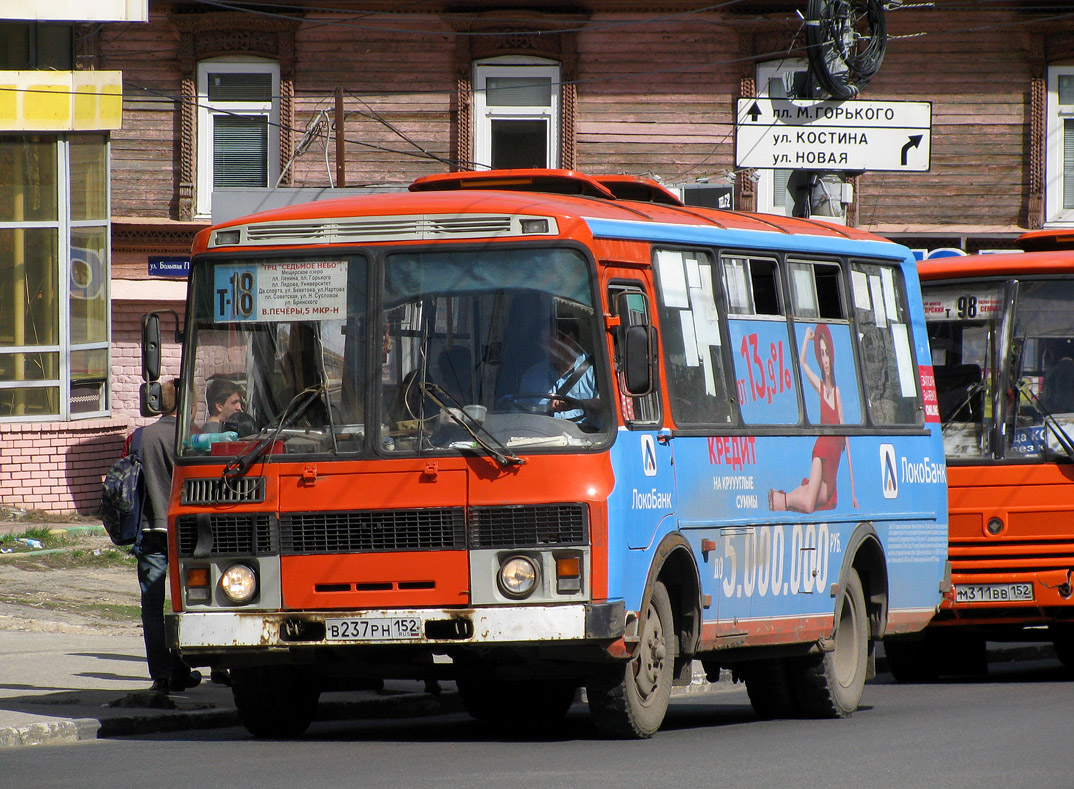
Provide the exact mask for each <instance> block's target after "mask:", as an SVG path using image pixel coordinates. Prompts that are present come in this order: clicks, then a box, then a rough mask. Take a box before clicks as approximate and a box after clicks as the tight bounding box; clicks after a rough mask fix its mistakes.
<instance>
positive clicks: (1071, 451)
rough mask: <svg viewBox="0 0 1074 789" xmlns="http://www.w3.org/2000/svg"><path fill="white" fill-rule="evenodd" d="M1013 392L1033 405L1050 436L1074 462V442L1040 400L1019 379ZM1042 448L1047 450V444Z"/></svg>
mask: <svg viewBox="0 0 1074 789" xmlns="http://www.w3.org/2000/svg"><path fill="white" fill-rule="evenodd" d="M1014 390H1015V391H1016V392H1018V393H1019V394H1020V395H1025V396H1026V397H1027V399H1028V400H1029V401H1030V402H1031V403H1032V404H1033V406H1034V408H1036V409H1037V410H1038V411H1039V412H1040V414H1041V416H1043V417H1044V425H1045V427H1047V428H1048V429H1049V430H1051V431H1052V435H1054V436H1055V440H1056V441H1058V442H1059V446H1061V447H1062V448H1063V451H1064V452H1065V453H1066V455H1067V457H1068V458H1069V459H1070V460H1072V461H1074V441H1071V440H1070V436H1068V435H1067V431H1065V430H1064V429H1063V426H1062V425H1060V424H1059V420H1057V419H1056V418H1055V415H1054V414H1052V412H1051V411H1050V410H1049V409H1048V407H1047V406H1046V405H1044V403H1042V402H1041V401H1040V398H1039V397H1037V396H1036V394H1034V393H1033V390H1032V389H1030V388H1029V387H1028V386H1027V385H1026V382H1025V381H1023V380H1021V379H1018V380H1016V381H1015V382H1014ZM1042 448H1043V449H1047V448H1048V446H1047V443H1045V444H1044V446H1043V447H1042ZM1055 454H1058V453H1055Z"/></svg>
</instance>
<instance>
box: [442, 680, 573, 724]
mask: <svg viewBox="0 0 1074 789" xmlns="http://www.w3.org/2000/svg"><path fill="white" fill-rule="evenodd" d="M455 686H456V687H457V688H458V691H459V698H460V699H462V706H463V707H465V708H466V711H467V712H468V713H469V714H470V717H472V718H475V719H477V720H479V721H482V722H483V723H495V724H498V725H503V726H510V727H512V728H523V729H525V728H539V727H541V726H545V725H549V724H553V723H556V722H557V721H560V720H562V719H563V717H564V716H565V715H566V714H567V711H568V710H569V709H570V708H571V705H572V704H573V703H574V698H575V696H576V695H577V692H578V683H577V682H572V681H570V680H561V679H544V680H526V681H513V680H495V679H482V678H480V677H477V676H471V675H467V676H460V677H459V678H458V679H456V681H455Z"/></svg>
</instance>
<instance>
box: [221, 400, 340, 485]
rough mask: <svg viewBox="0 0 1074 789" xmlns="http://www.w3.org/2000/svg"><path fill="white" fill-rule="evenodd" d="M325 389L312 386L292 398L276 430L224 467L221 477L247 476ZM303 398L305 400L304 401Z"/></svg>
mask: <svg viewBox="0 0 1074 789" xmlns="http://www.w3.org/2000/svg"><path fill="white" fill-rule="evenodd" d="M323 389H324V385H323V384H319V385H318V386H311V387H310V388H309V389H303V390H302V391H301V392H299V393H298V394H296V395H295V396H294V397H292V398H291V402H289V403H288V404H287V408H285V409H284V410H283V415H282V416H281V417H280V422H279V424H278V425H276V427H275V428H270V429H271V430H272V433H271V434H269V435H267V436H265V437H264V438H262V439H261V440H260V441H258V442H257V443H256V444H254V445H253V446H252V447H250V448H249V449H247V450H246V451H245V452H243V453H242V454H241V455H239V456H238V457H237V458H235V459H234V460H232V461H231V462H230V463H228V464H227V465H226V466H224V470H223V472H221V475H220V476H221V477H222V478H224V479H234V478H235V477H243V476H246V472H248V471H249V470H250V466H252V465H253V464H254V463H256V462H257V459H258V458H260V457H261V456H262V455H264V454H265V452H267V451H268V449H269V447H271V446H273V445H275V443H276V439H277V438H279V436H280V431H282V430H283V429H284V428H285V427H290V426H291V425H292V424H294V422H295V420H296V419H298V418H299V417H300V416H302V414H304V413H305V412H306V409H307V408H309V407H310V406H311V405H312V404H313V403H314V402H316V401H317V400H318V399H319V398H320V396H321V391H322V390H323ZM303 398H305V399H304V400H303ZM292 409H294V410H292ZM262 432H264V431H262Z"/></svg>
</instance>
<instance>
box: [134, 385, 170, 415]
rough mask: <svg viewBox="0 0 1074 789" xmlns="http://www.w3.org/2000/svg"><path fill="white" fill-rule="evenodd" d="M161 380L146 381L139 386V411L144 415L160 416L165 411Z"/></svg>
mask: <svg viewBox="0 0 1074 789" xmlns="http://www.w3.org/2000/svg"><path fill="white" fill-rule="evenodd" d="M162 399H163V395H162V394H161V388H160V381H144V382H143V383H142V385H141V386H140V387H138V400H139V406H140V407H139V409H138V410H139V412H140V413H141V414H142V416H160V415H161V413H162V412H163V410H164V409H163V406H162V405H161V401H162Z"/></svg>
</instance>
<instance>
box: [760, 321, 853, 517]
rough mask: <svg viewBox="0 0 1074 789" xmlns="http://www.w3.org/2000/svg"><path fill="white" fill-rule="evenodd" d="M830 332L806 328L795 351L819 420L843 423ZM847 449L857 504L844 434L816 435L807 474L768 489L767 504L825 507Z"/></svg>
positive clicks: (804, 509)
mask: <svg viewBox="0 0 1074 789" xmlns="http://www.w3.org/2000/svg"><path fill="white" fill-rule="evenodd" d="M810 342H812V344H813V354H814V355H815V356H816V358H817V365H818V366H819V367H820V375H817V373H815V372H814V371H813V370H812V369H811V368H810V366H809V364H808V363H807V362H806V352H807V349H808V348H809V345H810ZM833 347H834V346H833V343H832V333H831V331H830V330H829V329H828V327H827V325H825V324H823V323H821V324H818V325H817V327H816V328H815V329H814V328H812V327H811V328H809V329H806V332H805V342H803V343H802V350H801V353H800V355H799V357H800V358H799V361H800V363H801V367H802V372H803V373H804V374H805V377H806V379H807V380H808V381H809V383H810V384H811V385H812V386H813V388H814V389H816V390H817V394H818V395H819V396H820V424H822V425H840V424H842V423H843V401H842V398H841V397H840V395H839V387H838V386H836V385H835V372H834V370H835V357H834V353H833V350H832V349H833ZM844 447H845V448H846V452H847V471H849V473H850V499H851V502H852V503H853V505H854V507H855V508H857V506H858V497H857V496H856V495H855V493H854V465H853V464H852V463H851V462H850V440H849V438H848V437H847V436H819V437H818V438H817V442H816V443H815V444H814V445H813V459H812V463H811V465H810V468H809V476H808V477H806V478H804V479H803V480H802V484H801V485H799V486H798V487H797V488H795V489H794V490H791V491H788V492H784V491H782V490H770V491H768V508H769V509H770V510H775V511H783V510H792V511H794V512H814V511H816V510H829V509H832V508H833V507H834V506H835V504H836V479H837V478H838V476H839V458H840V457H841V456H842V454H843V449H844Z"/></svg>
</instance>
